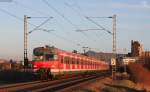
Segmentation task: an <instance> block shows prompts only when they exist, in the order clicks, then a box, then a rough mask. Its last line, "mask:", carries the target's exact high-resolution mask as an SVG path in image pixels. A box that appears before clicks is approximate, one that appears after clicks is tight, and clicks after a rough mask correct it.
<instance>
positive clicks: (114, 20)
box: [112, 15, 117, 79]
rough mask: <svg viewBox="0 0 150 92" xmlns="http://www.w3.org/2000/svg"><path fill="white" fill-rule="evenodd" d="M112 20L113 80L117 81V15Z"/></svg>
mask: <svg viewBox="0 0 150 92" xmlns="http://www.w3.org/2000/svg"><path fill="white" fill-rule="evenodd" d="M112 19H113V33H112V34H113V44H112V45H113V48H112V51H113V60H112V62H113V63H112V78H113V79H116V70H117V69H116V58H117V57H116V48H117V47H116V43H117V42H116V15H113V16H112Z"/></svg>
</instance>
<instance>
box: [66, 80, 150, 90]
mask: <svg viewBox="0 0 150 92" xmlns="http://www.w3.org/2000/svg"><path fill="white" fill-rule="evenodd" d="M148 88H149V87H148ZM148 88H147V89H145V87H144V86H143V85H142V84H135V83H134V82H132V81H130V80H115V81H112V79H111V78H110V77H106V78H103V79H97V80H94V81H91V82H90V83H86V84H83V85H80V86H78V87H75V88H72V89H70V90H68V91H66V92H150V90H149V91H148Z"/></svg>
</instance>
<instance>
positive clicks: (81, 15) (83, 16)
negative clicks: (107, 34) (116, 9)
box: [64, 2, 103, 38]
mask: <svg viewBox="0 0 150 92" xmlns="http://www.w3.org/2000/svg"><path fill="white" fill-rule="evenodd" d="M64 4H65V5H66V6H67V7H69V8H70V9H72V10H73V11H74V12H76V13H77V14H78V15H79V16H80V17H81V18H82V19H83V18H84V19H86V16H85V15H84V14H81V13H80V12H79V11H77V10H76V9H74V8H73V7H72V6H71V5H69V4H68V3H67V2H64ZM77 7H78V8H79V9H80V10H81V8H80V7H79V6H77ZM84 19H83V20H84ZM86 20H87V19H86ZM90 30H103V29H98V28H97V29H96V28H90V29H77V30H76V31H77V32H83V31H90ZM94 35H95V36H96V37H97V38H99V36H98V35H97V34H94Z"/></svg>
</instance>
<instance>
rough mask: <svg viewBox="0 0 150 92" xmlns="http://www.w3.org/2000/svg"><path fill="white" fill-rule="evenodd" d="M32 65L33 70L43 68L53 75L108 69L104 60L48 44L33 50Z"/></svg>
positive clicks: (36, 70)
mask: <svg viewBox="0 0 150 92" xmlns="http://www.w3.org/2000/svg"><path fill="white" fill-rule="evenodd" d="M32 66H33V69H34V71H35V72H38V71H42V70H43V72H48V73H50V74H51V75H53V76H55V75H59V74H64V73H65V74H66V73H67V72H82V71H100V70H108V69H109V65H108V63H106V62H104V61H99V60H96V59H94V58H91V57H88V56H85V55H81V54H77V53H71V52H67V51H64V50H60V49H58V48H55V47H50V46H45V47H37V48H35V49H34V50H33V61H32Z"/></svg>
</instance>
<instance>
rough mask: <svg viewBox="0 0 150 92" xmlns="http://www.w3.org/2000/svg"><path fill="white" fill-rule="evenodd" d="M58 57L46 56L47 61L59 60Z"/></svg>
mask: <svg viewBox="0 0 150 92" xmlns="http://www.w3.org/2000/svg"><path fill="white" fill-rule="evenodd" d="M57 59H58V56H57V55H54V54H46V55H45V60H57Z"/></svg>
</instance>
